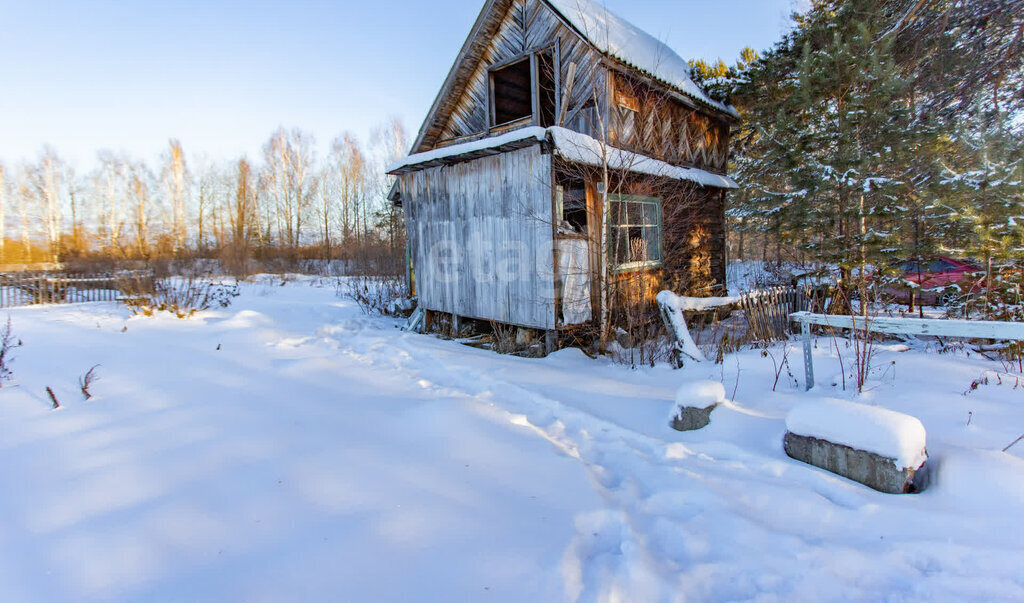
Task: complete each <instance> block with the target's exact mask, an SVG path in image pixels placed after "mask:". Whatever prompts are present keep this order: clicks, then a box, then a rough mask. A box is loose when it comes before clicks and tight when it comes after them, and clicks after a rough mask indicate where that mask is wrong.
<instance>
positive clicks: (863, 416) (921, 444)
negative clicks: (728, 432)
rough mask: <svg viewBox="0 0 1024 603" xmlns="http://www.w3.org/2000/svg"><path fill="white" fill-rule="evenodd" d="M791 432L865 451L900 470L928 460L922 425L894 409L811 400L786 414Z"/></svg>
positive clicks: (839, 401)
mask: <svg viewBox="0 0 1024 603" xmlns="http://www.w3.org/2000/svg"><path fill="white" fill-rule="evenodd" d="M786 429H787V430H788V431H790V432H792V433H795V434H798V435H803V436H811V437H815V438H819V439H822V440H828V441H830V442H833V443H836V444H844V445H846V446H849V447H851V448H859V449H860V450H867V451H868V452H873V453H875V454H877V455H880V456H884V457H887V458H890V459H892V460H893V462H894V463H895V464H896V465H898V466H900V467H911V468H917V467H920V466H921V463H923V462H924V461H925V459H927V458H928V455H927V453H926V452H925V431H924V425H922V424H921V421H919V420H918V419H917V418H915V417H912V416H910V415H905V414H903V413H899V412H896V411H893V410H888V409H885V408H880V407H878V406H868V405H867V404H859V403H856V402H847V401H845V400H832V399H824V400H814V401H810V402H804V403H802V404H799V405H797V406H796V407H794V408H793V410H791V411H790V412H789V414H788V415H786Z"/></svg>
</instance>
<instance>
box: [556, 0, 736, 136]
mask: <svg viewBox="0 0 1024 603" xmlns="http://www.w3.org/2000/svg"><path fill="white" fill-rule="evenodd" d="M546 1H547V2H548V4H550V5H551V7H552V8H553V9H555V10H556V11H558V13H559V14H561V15H562V17H564V18H565V19H566V20H567V21H569V23H570V24H571V25H572V26H573V27H574V28H576V30H577V31H578V32H579V33H580V34H581V35H583V37H585V38H586V39H587V41H588V42H590V43H591V44H592V45H593V46H594V47H595V48H597V49H598V50H599V51H601V52H603V53H604V54H607V55H609V56H611V57H613V58H615V59H617V60H619V61H621V62H623V63H625V64H627V65H629V66H630V67H633V68H635V69H639V70H640V71H642V72H644V73H646V74H647V75H649V76H651V77H653V78H655V79H656V80H658V81H660V82H662V83H663V84H667V85H669V86H671V87H673V88H675V89H676V90H678V91H680V92H682V93H683V94H686V95H688V96H691V97H693V98H695V99H697V100H699V101H701V102H703V103H706V104H708V105H711V106H713V107H715V108H717V109H720V110H722V111H725V112H726V113H729V114H731V115H735V116H737V117H738V116H739V113H737V112H736V109H734V108H733V107H731V106H727V105H725V104H724V103H721V102H719V101H716V100H714V99H712V98H711V97H709V96H708V95H707V94H705V93H704V91H703V90H701V89H700V87H699V86H698V85H697V84H695V83H694V82H693V80H692V79H691V78H690V65H689V63H687V62H686V61H685V60H683V58H682V57H680V56H679V55H678V54H676V52H675V51H674V50H672V49H671V48H669V46H668V45H667V44H665V43H664V42H661V41H659V40H658V39H657V38H655V37H654V36H652V35H650V34H649V33H647V32H645V31H643V30H642V29H640V28H638V27H636V26H635V25H633V24H632V23H630V22H629V21H626V20H625V19H623V18H622V17H620V16H618V15H616V14H615V13H613V12H612V11H610V10H608V9H607V8H605V6H604V4H602V3H601V2H600V1H598V0H546Z"/></svg>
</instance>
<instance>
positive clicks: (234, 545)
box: [0, 280, 1024, 601]
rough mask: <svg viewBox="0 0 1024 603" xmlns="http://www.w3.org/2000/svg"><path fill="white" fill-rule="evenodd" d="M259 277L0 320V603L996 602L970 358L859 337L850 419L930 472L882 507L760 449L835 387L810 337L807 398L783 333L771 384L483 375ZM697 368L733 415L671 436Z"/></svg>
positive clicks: (561, 356) (1005, 467) (454, 352)
mask: <svg viewBox="0 0 1024 603" xmlns="http://www.w3.org/2000/svg"><path fill="white" fill-rule="evenodd" d="M278 283H279V281H277V282H273V283H271V282H269V281H266V280H264V281H263V282H260V283H254V284H246V285H243V287H242V295H241V296H240V297H238V298H237V299H236V300H235V303H234V304H233V305H232V306H231V307H230V308H227V309H222V310H217V311H208V312H203V313H201V314H199V315H197V316H196V317H195V318H193V319H190V320H179V319H175V318H171V317H169V316H157V317H152V318H144V317H134V318H133V317H129V315H128V314H127V312H126V311H125V309H123V308H122V307H119V306H116V305H114V304H79V305H66V306H49V307H34V308H22V309H16V310H10V311H9V314H10V315H11V319H12V324H13V327H14V331H15V334H16V335H17V337H19V338H21V339H22V340H23V342H24V346H23V347H21V348H19V349H17V350H16V352H15V355H16V360H15V361H14V363H13V365H12V368H13V369H14V373H15V380H14V381H13V382H11V383H9V384H7V385H5V386H4V387H3V388H2V389H0V483H2V484H3V489H4V490H3V492H4V493H3V495H2V496H0V598H2V600H4V601H40V600H56V601H67V600H111V599H113V600H232V601H234V600H247V601H282V600H290V601H295V600H330V601H336V600H353V601H369V600H374V601H379V600H384V601H387V600H406V601H432V600H436V601H463V600H469V601H477V600H481V601H484V600H487V601H489V600H495V601H548V600H565V599H570V600H572V599H582V600H623V601H656V600H674V599H689V600H746V599H762V600H787V601H788V600H807V599H815V600H822V599H823V600H864V599H890V600H964V599H971V600H1020V599H1022V598H1024V571H1021V568H1024V539H1022V538H1021V527H1020V522H1021V519H1022V518H1024V459H1022V456H1024V443H1021V444H1018V445H1017V446H1016V447H1014V448H1011V449H1010V451H1009V452H1007V453H1003V452H1000V451H999V450H1000V449H1001V448H1002V447H1004V446H1005V445H1006V444H1008V443H1009V442H1011V441H1012V440H1013V439H1014V438H1016V437H1017V436H1018V435H1020V433H1021V432H1022V431H1024V390H1022V389H1020V388H1014V383H1015V379H1014V378H1013V377H1012V376H1009V375H999V374H998V371H1002V370H1003V368H1002V367H1001V366H1000V365H999V364H998V363H994V362H991V361H988V360H984V359H981V358H978V357H976V356H975V355H974V354H971V355H970V356H969V357H968V356H967V355H966V354H965V353H944V354H939V353H936V352H935V351H934V350H929V349H925V347H926V346H924V345H923V344H922V345H920V346H911V349H910V350H906V346H897V345H888V346H883V347H881V348H880V351H879V356H878V357H877V359H876V362H875V366H876V367H878V370H877V373H876V375H875V377H874V379H873V380H872V382H871V384H870V387H871V388H872V389H871V391H870V392H868V393H867V394H865V395H863V396H860V397H858V400H859V401H861V402H866V403H869V404H878V405H880V406H884V407H886V408H890V409H893V410H896V411H900V412H904V413H908V414H910V415H913V416H915V417H918V418H919V419H920V420H921V422H922V423H923V425H924V427H925V428H926V430H927V438H928V440H927V443H928V453H929V457H930V461H929V462H931V463H934V464H935V473H934V476H933V481H932V484H931V486H930V488H929V489H928V490H927V491H926V492H924V493H922V494H918V495H900V496H897V495H887V494H881V493H878V492H875V491H873V490H870V489H868V488H866V487H864V486H861V485H859V484H856V483H853V482H850V481H848V480H845V479H843V478H840V477H838V476H836V475H832V474H829V473H827V472H824V471H821V470H819V469H816V468H813V467H810V466H808V465H804V464H802V463H799V462H797V461H794V460H791V459H789V458H787V457H786V456H785V454H784V453H783V451H782V436H783V433H784V432H785V416H786V413H787V412H788V411H789V410H790V409H791V408H792V407H793V406H795V405H796V404H797V403H799V402H803V401H807V400H813V399H815V398H826V397H830V398H844V397H845V398H853V396H852V394H849V393H846V392H843V391H842V389H841V382H842V380H841V376H840V369H839V360H838V358H837V357H836V351H835V349H830V345H831V340H830V339H827V338H822V339H820V340H819V341H818V344H819V345H818V348H817V350H816V354H817V356H816V365H815V369H816V373H817V375H818V381H819V383H820V384H821V385H819V387H817V388H816V389H815V390H813V391H812V392H810V393H805V392H803V391H802V387H801V384H800V383H799V381H802V367H801V366H800V357H801V355H800V350H799V347H798V345H796V344H793V345H791V346H790V350H789V352H788V358H789V364H790V365H792V367H791V368H792V373H793V375H794V377H795V379H794V378H791V377H790V376H789V375H788V374H787V373H788V372H789V371H787V370H785V369H784V370H783V371H782V372H781V375H780V379H779V383H778V387H777V388H776V389H777V391H775V392H773V391H771V390H772V383H773V381H774V380H775V371H774V369H773V358H774V361H775V362H779V361H780V360H781V358H782V356H783V348H782V347H781V346H776V347H773V348H771V349H770V350H769V352H770V354H769V355H766V356H763V355H762V353H761V352H760V351H758V350H748V351H744V352H741V353H739V354H735V355H731V356H728V357H726V360H725V363H724V364H722V365H714V364H695V363H690V364H689V365H688V366H687V367H686V368H684V369H682V370H680V371H673V370H670V369H669V368H667V367H656V368H645V369H639V370H631V369H629V368H628V367H625V366H621V365H616V364H611V363H610V362H608V361H604V360H591V359H589V358H587V357H586V356H584V355H583V354H582V353H580V352H579V351H576V350H564V351H561V352H559V353H557V354H555V355H553V356H552V357H549V358H547V359H542V360H533V359H523V358H516V357H509V356H499V355H496V354H493V353H491V352H488V351H484V350H478V349H475V348H471V347H467V346H463V345H460V344H458V343H456V342H451V341H443V340H440V339H436V338H434V337H430V336H423V335H415V334H409V333H404V332H402V331H400V330H399V329H398V328H397V327H398V324H399V323H398V322H397V321H394V320H390V319H384V318H369V317H366V316H363V315H361V314H360V313H359V311H358V309H357V308H356V307H355V306H354V304H352V303H351V302H349V301H347V300H343V299H339V298H338V297H336V295H335V290H334V288H333V287H332V286H324V287H317V286H314V284H313V282H312V281H309V280H299V281H296V282H290V283H288V284H286V285H284V286H280V285H279V284H278ZM841 351H842V354H843V362H844V365H845V366H846V367H847V368H849V367H850V366H851V365H852V356H853V354H852V352H851V351H849V350H846V349H842V350H841ZM95 364H99V365H100V367H99V368H98V369H97V373H99V376H100V380H99V381H98V382H96V383H95V384H94V385H93V387H92V391H93V393H94V394H95V397H94V398H93V399H92V400H90V401H88V402H86V401H83V400H82V396H81V394H80V393H79V392H78V383H77V381H78V377H79V376H80V375H82V374H83V373H85V372H86V371H87V370H88V369H89V367H90V366H92V365H95ZM993 371H995V372H993ZM833 376H834V378H832V379H830V378H829V377H833ZM706 378H710V379H715V380H718V381H720V382H722V383H723V384H724V386H725V390H726V392H727V394H728V397H729V398H730V399H731V400H733V401H732V402H726V403H724V404H723V405H721V406H719V407H718V408H717V409H716V410H715V411H714V413H713V414H712V422H711V425H710V426H709V427H707V428H705V429H703V430H700V431H695V432H688V433H680V432H676V431H673V430H672V429H670V428H669V427H668V423H667V420H666V418H667V417H668V415H669V413H670V409H671V408H672V406H673V403H674V394H675V391H676V389H677V388H678V387H679V386H680V384H681V383H683V382H686V381H691V380H698V379H706ZM986 381H987V383H986ZM999 381H1001V383H998V382H999ZM849 382H850V378H849V377H847V383H849ZM832 383H835V384H836V385H835V386H833V385H832ZM972 383H973V384H977V385H976V387H972ZM47 386H50V387H52V388H53V391H54V392H55V394H56V395H57V398H58V399H59V400H60V402H61V404H62V408H60V409H59V410H51V409H50V404H49V401H48V398H47V396H46V393H45V388H46V387H47ZM968 422H969V425H968Z"/></svg>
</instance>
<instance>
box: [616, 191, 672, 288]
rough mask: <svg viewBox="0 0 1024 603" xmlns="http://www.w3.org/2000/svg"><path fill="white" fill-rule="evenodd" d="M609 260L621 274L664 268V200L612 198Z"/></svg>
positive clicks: (626, 197)
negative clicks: (633, 270) (662, 258)
mask: <svg viewBox="0 0 1024 603" xmlns="http://www.w3.org/2000/svg"><path fill="white" fill-rule="evenodd" d="M609 203H610V205H609V207H608V209H609V235H610V236H609V241H608V244H609V246H610V247H611V248H610V249H609V257H610V258H611V261H612V265H613V266H615V268H616V269H619V270H630V269H637V268H648V267H654V266H660V265H661V200H660V199H656V198H654V197H638V196H634V195H617V196H612V197H609Z"/></svg>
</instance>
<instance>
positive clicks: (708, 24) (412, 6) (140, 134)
mask: <svg viewBox="0 0 1024 603" xmlns="http://www.w3.org/2000/svg"><path fill="white" fill-rule="evenodd" d="M798 1H801V0H606V5H607V7H608V8H609V9H611V10H612V11H613V12H616V13H618V14H619V15H620V16H622V17H624V18H626V19H627V20H629V21H631V22H633V23H634V24H635V25H637V26H639V27H640V28H642V29H645V30H646V31H648V32H649V33H651V34H652V35H654V36H655V37H657V38H659V39H661V40H663V41H665V42H667V43H668V44H669V46H671V47H672V48H673V49H675V50H676V52H677V53H679V54H680V55H681V56H682V57H683V58H687V59H689V58H718V57H721V58H723V59H725V60H726V61H728V62H731V61H732V60H734V59H735V57H737V56H738V54H739V51H740V50H741V49H742V48H744V47H745V46H752V47H754V48H756V49H759V50H760V49H763V48H768V47H770V46H771V45H772V44H773V43H774V42H775V41H776V40H777V39H778V38H779V37H780V36H781V35H782V33H783V32H785V31H786V30H787V29H788V27H789V26H788V14H789V13H790V12H791V10H792V9H793V8H794V7H795V6H796V5H795V4H794V2H798ZM482 5H483V0H429V1H424V0H411V1H405V0H391V1H390V2H381V1H374V0H368V1H367V0H364V1H360V2H341V1H331V2H328V1H308V0H292V1H285V2H282V1H281V0H272V1H266V2H264V1H261V0H247V1H245V2H241V1H237V2H236V1H217V0H205V1H198V0H181V1H177V2H165V1H156V0H149V1H145V0H136V1H133V2H130V1H104V0H94V1H89V2H82V1H81V0H77V1H69V2H65V1H57V0H0V161H5V162H7V163H13V162H16V161H20V160H21V159H25V158H35V157H36V156H38V155H39V153H40V152H41V149H42V147H43V145H45V144H49V145H52V146H53V147H54V148H56V150H57V151H58V153H59V154H60V155H61V156H62V157H64V158H65V159H67V160H69V161H70V162H71V163H72V165H75V166H76V167H84V168H88V167H90V166H91V165H92V163H93V161H94V158H95V155H96V151H97V150H100V149H111V150H115V151H124V152H127V153H129V154H131V155H133V156H135V157H137V158H140V159H145V160H147V161H156V160H157V159H158V158H159V156H160V153H162V152H163V150H164V149H165V148H166V147H167V144H168V140H169V139H171V138H177V139H178V140H180V141H181V142H182V145H183V146H184V148H185V151H186V153H188V154H190V155H194V154H201V155H205V156H207V157H210V158H212V159H215V160H226V159H231V158H237V157H239V156H241V155H243V154H246V155H248V156H250V157H258V156H259V154H260V148H261V146H262V144H263V143H264V141H266V139H267V138H268V137H269V136H270V134H271V132H273V131H274V130H275V129H276V128H277V127H278V126H285V127H287V128H292V127H299V128H301V129H303V130H305V131H307V132H311V133H312V134H313V135H314V137H315V138H316V141H317V145H318V149H319V150H320V152H326V149H327V148H328V145H329V143H330V141H331V140H332V139H333V138H334V137H336V136H338V135H339V134H341V133H343V132H346V131H348V132H352V133H354V134H355V135H356V136H357V137H359V138H360V139H362V140H363V141H366V140H367V139H368V137H369V135H370V132H371V130H372V129H373V128H374V126H375V125H377V124H380V123H382V122H383V121H384V120H386V119H387V118H389V117H398V118H400V119H401V120H402V121H403V122H404V123H405V124H406V127H407V129H408V130H409V131H410V133H411V134H412V133H415V131H416V130H417V129H418V128H419V126H420V123H421V122H422V120H423V118H424V117H425V115H426V112H427V110H428V109H429V107H430V104H431V103H432V102H433V100H434V97H435V95H436V94H437V91H438V89H439V88H440V86H441V84H442V82H443V81H444V78H445V76H446V75H447V73H448V70H449V69H450V68H451V65H452V61H453V60H454V58H455V56H456V54H457V53H458V51H459V48H460V47H461V46H462V43H463V41H464V40H465V37H466V35H467V34H468V33H469V30H470V28H471V26H472V24H473V21H474V20H475V19H476V16H477V14H478V13H479V10H480V8H481V6H482Z"/></svg>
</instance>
